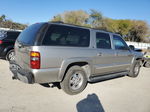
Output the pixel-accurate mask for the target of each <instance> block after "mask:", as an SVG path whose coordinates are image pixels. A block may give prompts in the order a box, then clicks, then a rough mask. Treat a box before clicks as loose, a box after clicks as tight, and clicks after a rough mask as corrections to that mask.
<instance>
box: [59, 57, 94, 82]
mask: <svg viewBox="0 0 150 112" xmlns="http://www.w3.org/2000/svg"><path fill="white" fill-rule="evenodd" d="M75 65H77V66H80V67H81V68H83V70H84V71H85V73H86V77H87V79H88V78H89V76H90V74H91V73H92V70H93V69H92V66H91V60H87V59H84V60H83V59H76V60H74V59H73V60H72V59H69V60H65V61H63V63H62V65H61V68H60V72H59V75H58V80H59V81H60V82H61V81H63V79H64V77H65V75H66V72H67V71H68V69H69V68H70V67H72V66H75Z"/></svg>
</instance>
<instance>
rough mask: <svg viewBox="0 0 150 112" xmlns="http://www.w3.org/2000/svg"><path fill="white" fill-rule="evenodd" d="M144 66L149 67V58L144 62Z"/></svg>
mask: <svg viewBox="0 0 150 112" xmlns="http://www.w3.org/2000/svg"><path fill="white" fill-rule="evenodd" d="M144 67H147V68H150V60H147V61H146V62H145V63H144Z"/></svg>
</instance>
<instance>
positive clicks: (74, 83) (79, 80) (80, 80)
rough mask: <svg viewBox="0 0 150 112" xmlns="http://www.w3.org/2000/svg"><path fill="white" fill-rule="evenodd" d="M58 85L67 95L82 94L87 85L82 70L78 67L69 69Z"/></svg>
mask: <svg viewBox="0 0 150 112" xmlns="http://www.w3.org/2000/svg"><path fill="white" fill-rule="evenodd" d="M60 85H61V88H62V89H63V90H64V92H66V93H67V94H69V95H75V94H78V93H80V92H82V91H83V90H84V89H85V87H86V85H87V78H86V74H85V72H84V70H83V69H82V68H81V67H80V66H72V67H70V68H69V70H68V71H67V73H66V75H65V78H64V80H63V81H62V82H61V83H60Z"/></svg>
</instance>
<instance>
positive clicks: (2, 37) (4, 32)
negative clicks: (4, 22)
mask: <svg viewBox="0 0 150 112" xmlns="http://www.w3.org/2000/svg"><path fill="white" fill-rule="evenodd" d="M6 36H7V32H6V31H4V30H0V39H4V38H5V37H6Z"/></svg>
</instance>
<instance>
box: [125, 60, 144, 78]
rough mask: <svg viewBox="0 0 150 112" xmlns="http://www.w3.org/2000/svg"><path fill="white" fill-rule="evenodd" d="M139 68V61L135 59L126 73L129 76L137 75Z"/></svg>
mask: <svg viewBox="0 0 150 112" xmlns="http://www.w3.org/2000/svg"><path fill="white" fill-rule="evenodd" d="M140 68H141V63H140V61H138V60H137V61H135V62H134V64H133V66H132V67H131V69H130V72H129V74H128V76H129V77H137V76H138V75H139V72H140Z"/></svg>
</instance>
